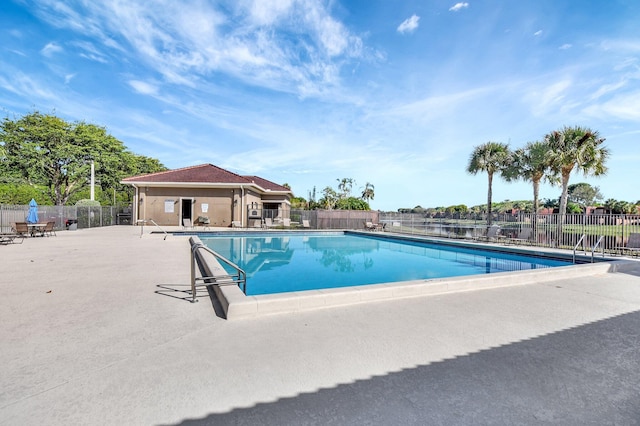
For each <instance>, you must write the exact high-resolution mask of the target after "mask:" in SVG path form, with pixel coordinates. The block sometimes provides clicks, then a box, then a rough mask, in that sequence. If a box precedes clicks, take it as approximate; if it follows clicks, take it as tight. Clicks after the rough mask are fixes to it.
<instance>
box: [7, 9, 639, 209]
mask: <svg viewBox="0 0 640 426" xmlns="http://www.w3.org/2000/svg"><path fill="white" fill-rule="evenodd" d="M638 22H640V2H638V1H637V0H610V1H604V0H602V1H598V0H594V1H588V2H578V1H575V0H522V1H511V0H484V1H474V0H469V1H468V2H460V3H457V2H456V1H441V0H433V1H424V0H407V1H401V2H393V1H387V0H351V1H347V0H342V1H305V0H299V1H297V0H277V1H267V0H255V1H250V0H229V1H224V0H223V1H207V0H196V1H189V0H185V1H179V2H178V1H173V0H155V1H154V0H151V1H133V0H121V1H120V0H113V1H101V2H96V1H92V0H65V1H54V0H41V1H31V0H9V1H8V2H7V1H5V2H3V6H2V10H1V11H0V24H1V25H0V42H1V43H0V46H1V47H0V49H1V50H0V107H1V108H2V116H9V117H18V116H21V115H23V114H26V113H29V112H31V111H33V110H38V111H40V112H44V113H55V114H56V115H58V116H60V117H62V118H64V119H66V120H68V121H76V120H83V121H87V122H90V123H94V124H98V125H101V126H105V127H106V128H107V129H108V131H109V132H110V133H111V134H113V135H114V136H115V137H117V138H118V139H120V140H122V141H123V142H124V143H125V145H126V146H127V147H128V148H129V149H130V150H132V151H133V152H135V153H137V154H142V155H146V156H151V157H155V158H158V159H159V160H160V161H161V162H162V163H164V164H165V165H166V166H167V167H169V168H179V167H185V166H190V165H194V164H202V163H212V164H215V165H218V166H220V167H223V168H226V169H229V170H231V171H234V172H236V173H240V174H250V175H253V174H255V175H260V176H262V177H264V178H267V179H269V180H272V181H275V182H277V183H281V184H282V183H288V184H290V185H291V187H292V189H293V191H294V193H295V194H296V195H298V196H303V197H305V198H306V197H307V196H308V193H309V191H310V190H311V189H312V188H313V187H314V186H315V187H316V189H317V192H318V194H319V193H320V192H321V190H322V189H323V188H324V187H326V186H332V187H333V188H337V184H338V182H337V179H340V178H345V177H347V178H353V179H355V181H356V185H355V187H354V192H360V191H361V188H363V187H364V186H365V184H366V183H367V182H370V183H372V184H373V185H374V186H375V199H374V200H373V201H372V202H371V206H372V208H374V209H380V210H396V209H398V208H400V207H414V206H416V205H422V206H423V207H435V206H448V205H453V204H461V203H464V204H467V205H468V206H473V205H477V204H483V203H485V202H486V192H487V191H486V189H487V188H486V185H487V183H486V175H477V176H471V175H468V174H466V173H465V168H466V165H467V163H468V159H469V155H470V153H471V151H472V150H473V147H474V146H476V145H479V144H482V143H485V142H487V141H497V142H505V143H509V144H510V146H511V147H512V148H517V147H521V146H524V144H525V143H526V142H528V141H535V140H540V139H542V138H543V137H544V135H545V134H546V133H548V132H549V131H551V130H555V129H559V128H561V127H563V126H564V125H582V126H588V127H590V128H592V129H595V130H598V131H599V132H600V134H601V136H603V137H605V138H606V139H607V141H606V146H607V147H608V148H609V149H610V150H611V152H612V155H611V158H610V160H609V162H608V166H609V169H610V170H609V173H608V175H607V176H606V177H602V178H598V179H596V178H584V177H582V176H580V175H575V176H573V177H572V179H571V182H570V183H578V182H588V183H591V184H592V185H596V186H598V187H599V188H600V190H601V192H602V193H603V195H604V197H605V198H615V199H619V200H626V201H634V202H635V201H636V200H638V199H640V193H639V191H638V189H637V188H638V187H637V185H636V184H635V181H636V180H637V179H636V178H635V176H636V175H637V173H638V164H639V160H640V154H639V149H638V148H637V146H638V145H637V140H638V139H639V138H640V32H639V31H638V28H639V27H638ZM493 194H494V201H502V200H505V199H510V200H520V199H532V191H531V188H530V184H528V183H515V184H514V183H510V184H508V183H504V182H502V181H501V180H499V179H497V180H495V181H494V189H493ZM559 194H560V188H558V187H551V186H544V187H543V188H542V190H541V197H543V198H556V197H558V196H559Z"/></svg>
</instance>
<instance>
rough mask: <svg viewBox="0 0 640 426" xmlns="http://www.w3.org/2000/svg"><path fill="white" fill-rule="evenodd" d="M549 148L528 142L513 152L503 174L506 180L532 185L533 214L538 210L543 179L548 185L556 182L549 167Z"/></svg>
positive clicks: (538, 143) (541, 143) (540, 143)
mask: <svg viewBox="0 0 640 426" xmlns="http://www.w3.org/2000/svg"><path fill="white" fill-rule="evenodd" d="M549 149H550V147H549V144H548V143H547V142H546V141H543V142H539V141H536V142H528V143H527V144H526V145H525V147H524V148H518V149H516V150H515V151H514V152H513V155H512V160H511V164H510V167H509V168H508V170H507V171H506V172H505V178H506V179H507V180H515V179H522V180H527V181H530V182H531V183H532V184H533V213H537V212H538V210H539V209H540V182H541V181H542V179H543V178H546V180H547V181H548V182H550V183H556V182H557V181H558V178H557V176H556V175H555V174H554V173H553V171H552V170H551V169H550V167H549V160H548V155H547V153H548V151H549Z"/></svg>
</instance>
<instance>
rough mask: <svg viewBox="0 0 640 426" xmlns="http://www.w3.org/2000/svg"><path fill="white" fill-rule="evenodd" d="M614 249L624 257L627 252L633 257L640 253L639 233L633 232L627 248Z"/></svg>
mask: <svg viewBox="0 0 640 426" xmlns="http://www.w3.org/2000/svg"><path fill="white" fill-rule="evenodd" d="M614 249H615V250H616V251H617V252H619V253H621V254H622V255H624V254H625V252H628V253H629V254H631V255H633V254H636V255H637V254H638V253H640V233H637V232H632V233H630V234H629V239H628V240H627V245H626V246H621V247H614Z"/></svg>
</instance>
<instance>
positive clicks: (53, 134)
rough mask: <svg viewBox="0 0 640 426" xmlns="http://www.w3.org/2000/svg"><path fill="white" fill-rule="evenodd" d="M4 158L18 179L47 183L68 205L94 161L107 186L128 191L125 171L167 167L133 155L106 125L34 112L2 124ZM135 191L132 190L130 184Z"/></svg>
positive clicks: (51, 197) (134, 172)
mask: <svg viewBox="0 0 640 426" xmlns="http://www.w3.org/2000/svg"><path fill="white" fill-rule="evenodd" d="M0 146H2V153H0V160H1V162H2V165H1V166H0V167H1V168H2V169H3V170H7V169H8V170H11V171H12V173H13V175H12V177H13V179H20V180H21V181H22V182H25V183H27V184H29V185H38V184H40V185H43V186H45V187H47V188H48V191H47V195H48V198H49V201H51V202H53V204H55V205H64V204H66V203H67V202H68V201H69V200H70V198H72V197H73V196H74V194H76V193H77V192H78V191H81V190H82V189H83V188H86V187H87V186H88V185H89V177H90V169H91V163H92V162H93V163H94V165H95V177H96V182H100V186H101V188H102V189H103V190H105V191H107V190H111V191H115V190H117V189H119V190H123V187H122V186H121V185H120V183H119V182H120V180H121V179H122V178H124V177H126V176H131V175H137V174H143V173H151V172H155V171H160V170H166V168H165V167H164V166H163V165H162V164H160V163H159V162H158V160H155V159H152V158H148V157H144V156H138V155H135V154H132V153H131V152H129V151H127V150H126V149H125V146H124V144H123V143H122V142H121V141H119V140H118V139H116V138H115V137H113V136H111V135H109V134H108V133H107V131H106V129H105V128H104V127H100V126H96V125H93V124H87V123H84V122H75V123H67V122H66V121H64V120H62V119H61V118H59V117H56V116H54V115H51V114H41V113H39V112H37V111H36V112H33V113H30V114H27V115H25V116H23V117H21V118H19V119H16V120H11V119H9V118H8V117H7V118H5V119H4V120H3V121H2V124H1V125H0ZM127 190H128V191H130V190H129V189H127Z"/></svg>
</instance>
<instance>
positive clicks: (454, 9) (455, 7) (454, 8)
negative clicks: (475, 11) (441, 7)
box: [449, 2, 469, 12]
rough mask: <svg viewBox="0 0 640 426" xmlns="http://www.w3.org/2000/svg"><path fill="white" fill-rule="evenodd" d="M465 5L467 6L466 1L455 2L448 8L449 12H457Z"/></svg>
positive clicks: (464, 7)
mask: <svg viewBox="0 0 640 426" xmlns="http://www.w3.org/2000/svg"><path fill="white" fill-rule="evenodd" d="M467 7H469V3H466V2H464V3H456V4H454V5H453V6H451V7H450V8H449V11H450V12H458V11H459V10H462V9H466V8H467Z"/></svg>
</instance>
